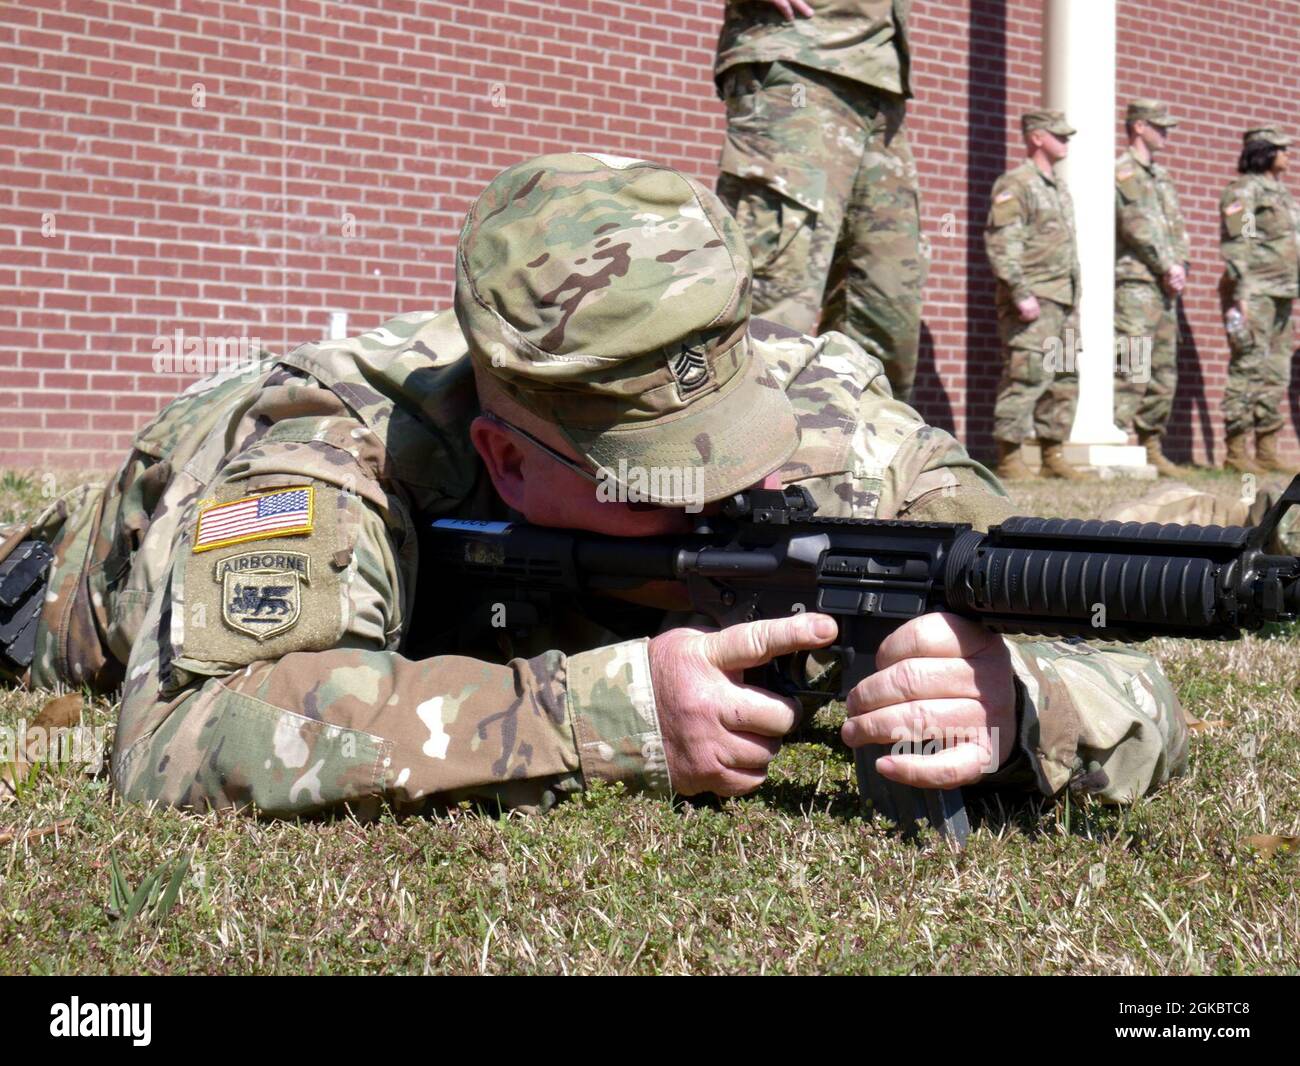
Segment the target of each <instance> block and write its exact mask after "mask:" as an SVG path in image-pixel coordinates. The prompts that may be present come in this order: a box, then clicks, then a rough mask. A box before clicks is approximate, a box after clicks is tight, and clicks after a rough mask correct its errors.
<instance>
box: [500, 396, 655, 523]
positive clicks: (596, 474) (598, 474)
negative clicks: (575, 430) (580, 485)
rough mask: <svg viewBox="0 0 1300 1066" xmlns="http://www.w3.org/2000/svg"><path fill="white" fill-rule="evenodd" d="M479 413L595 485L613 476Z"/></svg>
mask: <svg viewBox="0 0 1300 1066" xmlns="http://www.w3.org/2000/svg"><path fill="white" fill-rule="evenodd" d="M479 414H480V415H481V416H482V417H483V418H486V419H487V420H488V421H489V422H492V423H495V424H496V425H498V426H500V427H501V428H502V429H508V430H509V431H510V432H511V433H513V434H515V435H516V436H518V437H522V438H523V439H524V440H526V441H527V442H528V443H529V444H531V445H532V446H533V447H534V448H536V449H537V450H538V451H540V452H543V453H545V454H546V455H549V456H550V457H551V458H552V459H554V460H555V461H556V462H557V463H559V464H560V465H561V466H563V467H565V468H567V469H569V470H572V471H573V472H574V473H575V474H577V475H578V476H579V477H580V478H583V479H584V480H586V481H590V482H591V483H592V484H593V485H604V484H605V483H606V481H607V480H608V479H609V478H610V476H611V472H610V471H608V470H606V469H605V468H604V467H600V468H599V469H598V470H596V471H593V470H589V469H588V468H587V467H585V466H583V465H582V464H581V463H580V462H578V461H577V460H576V459H571V458H569V456H567V455H565V454H564V453H563V452H557V451H556V450H555V449H554V448H552V447H551V446H550V445H549V444H547V443H545V442H544V441H541V440H538V439H537V438H536V437H534V436H533V435H532V434H531V433H529V432H528V430H526V429H520V428H519V427H518V426H516V425H515V424H514V423H513V422H507V421H506V420H505V419H504V418H502V417H501V416H500V415H496V414H493V413H492V412H491V411H480V412H479ZM623 506H625V507H627V508H628V510H630V511H663V510H675V508H672V507H666V506H665V505H663V504H658V503H646V502H645V501H643V500H636V501H633V500H628V501H627V502H626V503H624V505H623Z"/></svg>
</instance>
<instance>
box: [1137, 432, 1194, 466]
mask: <svg viewBox="0 0 1300 1066" xmlns="http://www.w3.org/2000/svg"><path fill="white" fill-rule="evenodd" d="M1138 443H1139V444H1141V445H1142V447H1144V448H1145V449H1146V450H1147V462H1148V463H1150V464H1151V465H1152V466H1154V467H1155V468H1156V473H1157V474H1159V475H1160V476H1161V477H1178V476H1179V475H1180V474H1182V472H1183V469H1182V467H1180V466H1178V465H1177V464H1175V463H1171V462H1170V461H1169V459H1168V458H1167V457H1166V456H1165V453H1164V452H1163V451H1162V450H1161V448H1160V434H1159V433H1144V432H1143V431H1142V430H1138Z"/></svg>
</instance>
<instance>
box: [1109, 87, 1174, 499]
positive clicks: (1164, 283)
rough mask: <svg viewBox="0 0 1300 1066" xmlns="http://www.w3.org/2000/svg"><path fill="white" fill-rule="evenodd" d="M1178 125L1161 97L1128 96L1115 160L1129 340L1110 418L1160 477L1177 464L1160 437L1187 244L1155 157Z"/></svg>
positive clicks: (1122, 299) (1169, 400)
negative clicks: (1131, 434)
mask: <svg viewBox="0 0 1300 1066" xmlns="http://www.w3.org/2000/svg"><path fill="white" fill-rule="evenodd" d="M1177 125H1178V123H1177V122H1175V121H1174V119H1173V118H1171V117H1170V115H1169V111H1168V109H1167V108H1166V107H1165V106H1164V104H1161V103H1159V102H1157V101H1155V100H1134V101H1133V102H1132V103H1131V104H1129V105H1128V111H1127V114H1126V115H1125V128H1126V130H1127V131H1128V143H1129V146H1128V149H1127V151H1125V152H1124V153H1123V154H1122V155H1121V156H1120V157H1119V160H1118V161H1117V162H1116V164H1115V223H1116V226H1115V231H1116V232H1115V334H1116V336H1117V337H1120V338H1122V339H1123V340H1124V341H1125V342H1126V343H1127V345H1128V352H1127V367H1124V368H1120V370H1119V372H1117V375H1116V387H1115V421H1116V423H1117V424H1118V425H1119V426H1120V427H1121V428H1123V429H1136V431H1137V435H1138V440H1139V441H1140V443H1141V444H1142V445H1143V446H1144V447H1145V448H1146V452H1147V462H1149V463H1150V464H1151V465H1152V466H1154V467H1155V468H1156V470H1157V471H1158V472H1159V473H1160V474H1162V475H1164V476H1166V477H1168V476H1172V475H1175V474H1177V473H1178V472H1179V471H1178V467H1177V466H1175V465H1174V464H1173V463H1171V462H1170V461H1169V460H1168V459H1167V458H1166V457H1165V455H1164V452H1163V450H1162V449H1161V446H1160V440H1161V438H1162V437H1163V436H1164V434H1165V430H1166V427H1167V426H1168V423H1169V415H1170V413H1171V412H1172V410H1173V404H1174V392H1175V391H1176V390H1177V388H1178V310H1177V308H1178V297H1179V295H1180V294H1181V293H1182V291H1183V286H1184V284H1185V283H1186V281H1187V263H1188V260H1189V257H1190V250H1189V247H1188V243H1187V227H1186V226H1185V225H1184V223H1183V215H1182V212H1181V211H1180V210H1179V207H1178V193H1177V190H1176V189H1175V188H1174V183H1173V179H1172V178H1170V176H1169V172H1168V171H1167V170H1165V168H1164V167H1162V166H1161V165H1160V164H1159V163H1157V162H1156V161H1155V157H1156V155H1157V154H1158V153H1160V152H1161V151H1163V149H1164V146H1165V142H1166V140H1167V138H1168V131H1169V130H1170V129H1172V128H1173V127H1175V126H1177ZM1138 352H1142V353H1143V355H1142V356H1139V355H1138V354H1137V353H1138ZM1142 372H1145V373H1142ZM1142 378H1145V379H1146V380H1142Z"/></svg>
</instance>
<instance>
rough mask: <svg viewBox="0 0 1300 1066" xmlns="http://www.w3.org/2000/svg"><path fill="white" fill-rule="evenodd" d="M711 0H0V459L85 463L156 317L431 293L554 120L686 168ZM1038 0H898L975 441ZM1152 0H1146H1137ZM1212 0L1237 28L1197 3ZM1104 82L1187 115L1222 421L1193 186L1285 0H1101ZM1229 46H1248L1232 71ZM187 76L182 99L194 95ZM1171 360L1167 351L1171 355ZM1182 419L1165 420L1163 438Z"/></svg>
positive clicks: (151, 379) (944, 397) (1270, 60)
mask: <svg viewBox="0 0 1300 1066" xmlns="http://www.w3.org/2000/svg"><path fill="white" fill-rule="evenodd" d="M721 7H722V5H721V3H720V2H719V0H659V2H658V3H618V2H611V0H552V2H525V0H472V2H471V3H467V4H445V3H441V2H418V0H405V2H403V0H382V3H381V2H378V0H371V2H369V3H346V4H329V3H321V2H317V0H265V2H262V0H250V2H243V3H232V2H219V0H172V2H166V0H154V2H139V3H109V2H105V0H63V2H57V0H32V2H26V3H23V4H21V5H9V6H7V7H6V8H5V9H4V11H3V13H0V50H2V52H0V457H2V459H0V461H3V463H5V464H7V465H21V464H49V465H56V466H70V465H94V466H107V465H112V464H113V463H114V462H115V461H116V458H117V457H118V455H120V453H121V451H122V450H123V449H124V448H125V446H126V444H127V442H128V441H129V438H130V433H131V430H132V429H133V428H134V427H135V426H136V425H137V424H139V422H140V421H142V420H143V419H144V418H146V417H148V415H149V414H151V413H152V412H153V411H155V410H156V409H157V407H158V406H159V405H160V404H161V403H162V402H163V401H164V400H165V399H166V398H167V397H168V396H170V395H172V394H173V393H175V392H176V391H177V390H178V389H179V388H180V387H181V386H182V385H184V384H185V383H186V382H187V381H188V380H189V379H188V378H186V377H183V376H179V375H173V374H166V373H161V374H160V373H158V372H157V371H156V370H155V365H154V364H155V359H154V350H155V349H154V346H155V342H156V341H157V340H158V338H171V337H172V336H173V335H174V332H175V331H176V330H177V329H180V330H182V331H183V332H184V334H185V335H186V336H189V337H207V338H213V337H216V338H227V337H229V338H238V337H239V336H245V337H250V338H258V339H260V340H261V341H262V342H263V343H265V344H267V345H269V346H271V347H275V348H278V347H282V346H292V345H294V344H297V343H299V342H301V341H303V340H307V339H311V338H314V337H319V336H321V335H323V333H324V331H325V329H326V326H327V321H328V315H329V312H330V311H347V312H348V314H349V322H348V328H349V331H352V332H355V331H358V330H361V329H364V328H368V327H370V326H372V325H374V324H376V323H377V322H379V321H381V320H382V319H383V318H385V317H387V316H388V315H391V314H394V313H397V312H401V311H408V310H412V309H417V308H421V307H429V306H440V305H444V304H445V303H446V302H447V301H448V299H449V296H450V289H451V280H452V270H451V255H450V253H451V249H452V247H453V245H454V241H455V236H456V231H457V228H458V226H459V222H460V219H461V217H462V215H463V212H464V210H465V208H466V206H467V205H468V202H469V200H470V199H471V198H472V197H473V196H474V195H475V194H476V193H477V191H478V190H479V189H480V188H481V187H482V185H483V184H484V183H485V182H486V181H487V180H488V179H489V178H490V177H491V176H492V175H493V174H494V173H495V172H496V171H497V170H499V169H501V168H502V167H504V166H506V165H508V164H510V163H513V162H515V161H517V160H519V159H521V158H524V157H526V156H529V155H533V154H537V153H540V152H544V151H552V150H561V149H567V148H573V147H587V148H592V147H596V148H603V149H605V150H608V151H613V152H618V153H623V154H630V155H638V156H646V157H651V158H656V159H662V160H665V161H667V162H670V163H673V164H675V165H677V166H679V167H681V168H682V169H684V170H686V171H688V172H690V173H693V174H695V175H697V176H699V177H701V178H703V179H704V180H706V181H710V182H711V181H712V179H713V176H714V173H715V161H716V157H717V151H718V146H719V137H720V130H721V113H720V110H721V109H720V105H719V104H718V103H717V101H716V100H715V99H714V96H713V91H712V86H711V84H710V80H709V67H710V61H711V57H712V48H713V41H714V38H715V35H716V28H717V21H718V18H719V16H720V12H721ZM1039 8H1040V5H1039V3H1037V2H1036V0H1010V2H1006V3H1003V2H1001V0H916V4H915V9H914V10H915V19H914V40H915V48H916V53H917V63H916V82H917V99H916V100H915V101H914V102H913V106H912V110H911V116H912V118H911V122H912V140H913V144H914V147H915V150H916V154H917V157H918V160H919V162H920V165H921V169H922V173H923V195H924V212H925V224H926V228H927V230H928V231H929V233H930V236H931V240H932V241H933V244H934V250H935V258H934V267H933V272H932V276H931V282H930V285H929V288H928V289H927V293H926V334H925V346H924V353H923V363H922V368H921V376H920V391H919V403H920V406H921V407H922V409H923V410H924V411H925V413H926V414H927V415H928V416H929V417H930V418H931V419H932V420H933V421H935V422H937V423H939V424H943V425H948V426H950V427H952V428H953V429H954V430H956V431H957V432H958V433H959V434H961V435H963V436H964V437H967V438H968V439H969V440H970V442H971V444H972V445H973V446H974V447H975V448H976V449H977V450H982V449H983V448H984V447H985V446H986V445H987V433H988V428H989V422H990V411H991V406H992V390H993V388H994V386H995V384H996V377H997V362H998V353H997V345H996V340H995V337H994V326H993V318H992V311H991V295H992V289H991V286H990V284H989V282H988V276H987V269H986V266H985V263H984V259H983V250H982V245H981V243H980V235H979V225H980V223H981V222H982V219H983V216H984V213H985V209H986V206H987V191H988V186H989V185H990V184H991V182H992V180H993V178H994V177H995V176H996V175H997V173H998V172H1000V171H1001V170H1002V169H1003V168H1004V166H1005V165H1006V164H1007V162H1008V160H1009V159H1010V158H1013V157H1014V156H1015V154H1016V135H1015V128H1014V124H1015V121H1016V117H1017V116H1018V114H1019V112H1020V110H1022V109H1023V108H1024V107H1026V106H1030V105H1032V104H1034V103H1036V102H1037V95H1038V86H1039V64H1038V32H1039ZM1152 11H1160V12H1163V13H1164V15H1163V16H1162V17H1161V18H1159V19H1158V20H1153V21H1152V22H1150V23H1148V22H1146V21H1144V20H1143V19H1142V18H1141V17H1140V16H1141V13H1142V12H1152ZM1225 13H1230V14H1231V15H1232V16H1233V17H1234V18H1235V19H1237V21H1236V27H1237V29H1236V30H1235V31H1234V32H1233V33H1232V34H1228V33H1227V32H1225V30H1224V28H1223V27H1224V24H1225V21H1226V20H1225ZM1120 35H1121V47H1120V63H1121V68H1122V73H1121V86H1120V91H1121V97H1122V98H1124V99H1127V97H1128V96H1130V95H1138V94H1143V93H1150V94H1155V95H1164V96H1165V97H1166V98H1168V99H1169V100H1170V102H1171V104H1172V106H1173V107H1174V108H1175V109H1176V110H1177V111H1178V112H1179V113H1180V114H1182V115H1184V116H1186V117H1187V118H1188V119H1189V120H1190V121H1189V122H1188V123H1187V124H1186V125H1185V126H1184V127H1181V128H1180V130H1179V136H1178V138H1177V139H1176V141H1175V148H1174V150H1173V151H1172V152H1171V154H1170V159H1169V162H1170V165H1171V167H1172V168H1173V169H1174V171H1175V174H1176V176H1177V178H1178V180H1179V183H1180V187H1181V188H1182V190H1183V194H1184V200H1185V202H1186V205H1187V210H1188V214H1189V219H1190V221H1191V224H1192V232H1193V243H1194V245H1195V251H1194V256H1195V264H1194V273H1193V275H1192V280H1191V292H1190V296H1189V299H1188V301H1187V303H1188V309H1187V319H1188V324H1189V326H1190V328H1191V336H1192V340H1193V341H1194V347H1195V353H1196V357H1195V360H1194V365H1195V367H1196V368H1197V370H1196V373H1195V374H1193V375H1192V376H1191V383H1190V386H1189V388H1188V389H1187V390H1185V392H1186V395H1184V396H1182V397H1180V402H1179V408H1178V418H1179V421H1180V425H1181V426H1184V427H1190V426H1192V425H1193V424H1195V426H1196V427H1197V430H1196V433H1197V435H1196V443H1197V444H1198V446H1199V445H1200V444H1201V443H1203V441H1204V440H1205V439H1206V437H1207V436H1208V435H1209V434H1210V433H1212V432H1213V430H1214V427H1218V426H1219V419H1218V398H1219V392H1220V390H1221V385H1222V368H1223V363H1224V360H1225V358H1226V351H1225V347H1224V343H1223V339H1222V334H1221V331H1220V329H1219V326H1218V322H1217V311H1216V304H1215V302H1214V293H1213V284H1214V279H1215V277H1216V276H1217V273H1218V268H1217V263H1216V257H1217V250H1216V241H1217V232H1216V230H1215V225H1214V218H1213V209H1214V204H1215V202H1216V200H1217V197H1218V194H1219V191H1220V189H1221V187H1222V185H1223V183H1224V182H1225V181H1226V180H1227V178H1228V177H1229V176H1230V174H1231V171H1232V164H1233V162H1234V160H1235V157H1236V147H1237V143H1238V141H1237V138H1238V136H1239V130H1240V128H1241V127H1242V126H1243V124H1245V122H1246V120H1247V119H1248V118H1249V117H1251V116H1252V115H1253V114H1255V113H1260V114H1264V115H1266V116H1267V117H1269V118H1277V119H1281V120H1286V119H1288V118H1290V117H1291V116H1290V110H1289V108H1288V104H1290V103H1291V102H1293V101H1294V100H1295V99H1296V98H1297V93H1296V90H1297V88H1298V85H1297V81H1298V80H1300V79H1298V77H1297V75H1296V73H1295V69H1294V64H1293V57H1294V56H1295V55H1296V54H1297V47H1296V46H1297V44H1298V43H1300V40H1297V38H1300V0H1288V2H1285V3H1283V2H1274V3H1271V4H1270V5H1267V6H1264V5H1257V4H1253V3H1251V4H1247V3H1238V2H1234V3H1223V2H1219V3H1216V4H1214V5H1203V4H1200V3H1194V2H1176V0H1142V2H1137V0H1129V2H1126V3H1122V4H1121V27H1120ZM1240 69H1247V70H1250V71H1251V72H1252V74H1251V77H1249V78H1246V77H1245V76H1243V75H1242V74H1241V73H1239V70H1240ZM199 103H201V104H202V105H203V106H198V104H199ZM1185 378H1187V375H1185ZM1191 443H1192V438H1191V436H1189V435H1188V434H1187V433H1186V432H1184V433H1183V437H1182V444H1183V445H1184V446H1189V445H1190V444H1191Z"/></svg>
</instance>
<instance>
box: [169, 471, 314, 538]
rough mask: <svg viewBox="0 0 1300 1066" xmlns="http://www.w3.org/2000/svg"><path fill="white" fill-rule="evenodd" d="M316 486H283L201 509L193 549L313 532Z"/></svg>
mask: <svg viewBox="0 0 1300 1066" xmlns="http://www.w3.org/2000/svg"><path fill="white" fill-rule="evenodd" d="M312 492H313V487H312V486H311V485H305V486H303V487H302V488H299V489H282V490H281V491H279V492H267V493H263V494H261V495H260V496H245V497H244V498H243V499H242V500H234V501H232V502H231V503H221V504H214V505H212V506H211V507H204V508H201V509H200V510H199V527H198V529H197V530H195V532H194V551H195V552H205V551H208V550H209V549H211V548H224V547H225V546H226V545H228V544H243V543H245V542H246V541H250V540H265V539H266V538H267V537H287V536H290V535H291V534H294V533H310V532H311V522H312V505H313V502H314V498H313V495H312Z"/></svg>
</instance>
